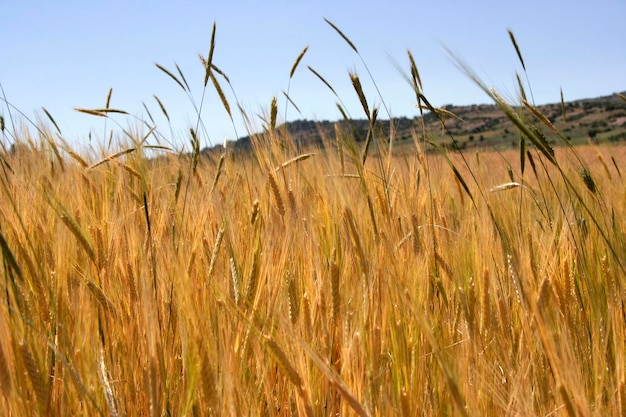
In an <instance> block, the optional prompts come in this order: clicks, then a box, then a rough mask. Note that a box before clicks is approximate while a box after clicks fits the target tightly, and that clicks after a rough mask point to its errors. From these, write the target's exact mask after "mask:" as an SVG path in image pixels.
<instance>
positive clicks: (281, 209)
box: [267, 172, 285, 217]
mask: <svg viewBox="0 0 626 417" xmlns="http://www.w3.org/2000/svg"><path fill="white" fill-rule="evenodd" d="M267 179H268V181H269V184H270V190H271V191H272V196H273V197H274V202H275V203H276V209H277V210H278V213H279V214H280V215H281V217H282V216H284V215H285V203H284V200H283V197H282V195H281V193H280V189H279V188H278V183H277V182H276V177H275V176H274V173H273V172H270V173H269V174H268V175H267Z"/></svg>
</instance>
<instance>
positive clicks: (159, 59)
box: [0, 0, 626, 148]
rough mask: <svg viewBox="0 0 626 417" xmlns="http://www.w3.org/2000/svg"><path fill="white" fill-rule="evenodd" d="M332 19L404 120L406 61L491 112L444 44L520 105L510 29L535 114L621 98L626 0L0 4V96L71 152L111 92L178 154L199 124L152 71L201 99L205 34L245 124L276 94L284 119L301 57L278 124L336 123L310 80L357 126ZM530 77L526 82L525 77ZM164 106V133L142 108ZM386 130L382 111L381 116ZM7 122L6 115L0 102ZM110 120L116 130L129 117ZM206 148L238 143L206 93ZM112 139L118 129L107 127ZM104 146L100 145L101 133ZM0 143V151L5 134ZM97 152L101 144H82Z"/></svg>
mask: <svg viewBox="0 0 626 417" xmlns="http://www.w3.org/2000/svg"><path fill="white" fill-rule="evenodd" d="M324 17H326V18H327V19H329V20H330V21H332V22H333V23H335V24H336V25H337V26H338V27H339V28H340V29H341V30H342V31H343V32H344V33H345V34H346V35H347V36H348V37H349V38H350V39H351V40H352V42H353V43H354V44H355V46H356V47H357V48H358V50H359V52H360V54H361V56H362V57H363V59H364V60H365V62H366V64H367V65H368V67H369V69H370V71H371V73H372V76H373V78H374V80H375V81H376V83H377V85H378V87H379V89H380V92H381V95H382V97H383V99H384V101H385V104H386V105H387V107H388V108H389V110H390V112H391V114H392V116H394V117H401V116H408V117H413V116H415V115H416V114H417V109H416V108H415V107H414V103H415V97H414V94H413V92H412V91H411V89H410V87H409V86H408V84H406V82H405V80H404V79H403V77H402V75H401V74H400V73H399V72H398V70H397V69H396V67H395V65H394V61H397V62H398V63H399V64H400V66H401V67H402V69H403V70H404V71H407V72H408V70H409V64H408V59H407V54H406V50H407V49H410V50H411V51H412V53H413V55H414V57H415V61H416V63H417V66H418V69H419V71H420V75H421V78H422V82H423V85H424V93H425V95H426V97H427V98H429V100H430V102H431V103H432V104H433V105H435V106H442V105H445V104H449V103H450V104H458V105H463V104H473V103H487V102H489V101H488V97H486V96H485V94H484V93H483V92H482V91H481V90H480V89H479V88H478V87H476V86H475V85H474V84H472V82H471V81H470V80H469V79H468V78H467V77H466V76H465V75H464V74H463V73H462V72H461V71H460V70H459V69H458V68H457V67H456V66H455V64H454V63H453V62H452V60H451V59H450V57H449V55H448V54H447V52H446V50H445V48H444V45H445V47H448V48H449V49H450V50H452V51H454V52H455V53H456V54H457V55H458V56H459V57H461V58H462V59H464V60H465V61H466V62H467V63H468V64H469V65H470V66H471V67H472V68H473V69H474V70H476V72H477V73H478V74H479V75H480V76H481V77H482V78H483V79H484V81H485V82H486V83H487V84H489V85H493V86H494V87H495V88H496V89H498V90H500V91H501V92H502V93H503V94H504V95H505V96H508V97H511V98H514V97H515V96H516V80H515V73H516V71H517V72H519V73H520V74H521V73H522V68H521V65H520V63H519V61H518V59H517V56H516V53H515V50H514V49H513V47H512V45H511V42H510V39H509V36H508V34H507V29H511V30H512V31H513V32H514V33H515V36H516V38H517V41H518V44H519V46H520V48H521V51H522V54H523V56H524V60H525V64H526V69H527V70H528V76H529V79H530V84H531V87H532V92H533V95H534V99H535V101H536V103H537V104H543V103H549V102H558V101H559V100H560V89H561V88H562V89H563V94H564V97H565V99H566V100H574V99H581V98H589V97H596V96H601V95H610V94H613V93H615V92H619V91H624V90H626V54H624V53H623V52H620V51H622V50H623V46H621V45H623V44H624V41H626V23H625V22H626V1H624V0H600V1H594V2H591V1H580V0H569V1H564V0H553V1H550V0H548V1H539V0H529V1H524V2H519V1H516V2H514V1H504V0H500V1H472V2H467V1H461V0H459V1H454V0H449V1H445V2H433V1H431V2H420V1H393V0H392V1H387V2H385V3H384V4H383V3H382V2H374V1H365V0H364V1H332V2H331V1H328V0H318V1H278V0H272V1H264V2H262V1H243V0H238V1H237V0H236V1H229V2H225V1H224V2H221V1H210V2H209V1H208V2H199V1H198V2H192V1H177V2H174V1H149V2H148V1H117V0H113V1H106V2H80V1H69V0H68V1H62V0H60V1H56V2H45V1H28V0H25V1H17V0H15V1H14V0H0V39H1V40H2V47H1V49H0V84H1V85H2V88H3V90H4V94H5V95H6V100H8V102H10V103H11V104H12V105H14V106H16V107H17V108H18V109H19V110H21V111H22V112H24V113H25V114H26V115H27V116H28V117H30V118H33V119H34V118H36V117H37V115H39V116H42V112H41V108H42V107H45V108H46V109H47V110H48V111H49V112H50V113H51V114H52V116H53V117H54V118H55V120H56V122H57V123H58V125H59V127H60V128H61V131H62V132H63V136H64V137H65V139H66V140H68V142H70V143H72V144H81V145H82V144H87V137H88V132H89V131H92V132H93V135H92V136H93V139H92V140H93V141H94V142H95V143H96V144H97V143H102V142H103V139H102V138H103V135H104V134H105V133H104V128H105V125H104V122H103V119H100V118H95V117H93V116H88V115H84V114H79V113H77V112H75V111H73V110H72V109H73V108H74V107H81V108H102V107H104V105H105V101H106V96H107V93H108V90H109V88H110V87H112V88H113V94H112V99H111V107H112V108H118V109H123V110H126V111H128V112H130V113H132V114H134V115H136V116H138V117H140V118H144V119H146V120H147V115H146V112H145V110H144V108H143V106H142V103H145V104H146V106H147V107H148V108H149V110H150V112H151V114H152V115H153V117H154V118H155V120H156V122H157V124H158V128H159V130H160V131H161V132H162V133H163V134H164V135H166V136H169V137H170V138H171V141H172V142H173V143H175V144H182V143H188V138H189V134H188V129H189V127H192V126H195V121H196V118H197V116H196V114H195V113H194V107H193V105H192V104H191V102H190V100H189V98H188V97H187V96H186V95H185V93H184V92H183V90H182V89H180V87H178V86H177V85H176V84H175V83H174V82H173V81H172V80H171V79H169V78H168V77H167V76H166V75H165V74H164V73H163V72H161V71H159V70H158V69H157V68H156V67H155V65H154V64H155V63H159V64H161V65H163V66H164V67H166V68H168V69H170V70H172V71H175V66H174V63H177V64H178V65H179V66H180V68H181V69H182V71H183V73H184V74H185V77H186V79H187V81H188V82H189V84H190V87H191V89H192V94H193V98H194V100H195V101H196V103H199V101H200V98H201V95H202V84H203V78H204V74H203V68H202V67H201V64H200V61H199V59H198V53H201V54H203V55H205V56H206V54H207V53H208V49H209V44H210V37H211V29H212V25H213V22H214V21H215V22H217V32H216V49H215V52H214V58H213V62H214V64H215V65H217V66H218V67H219V68H220V69H221V70H223V71H224V72H225V73H226V75H227V76H228V77H229V78H230V81H231V83H232V85H233V88H234V91H235V94H236V95H237V98H238V100H239V102H240V103H241V105H242V106H243V107H244V109H245V110H246V112H247V113H248V115H249V116H250V117H251V118H252V119H253V121H254V122H255V123H257V125H258V127H260V126H261V123H260V122H259V121H258V120H259V119H258V118H257V116H256V115H257V114H263V113H264V112H267V109H268V108H269V104H270V102H271V100H272V97H274V96H277V97H278V108H279V121H284V115H285V104H286V103H285V97H284V96H283V93H282V92H283V91H286V90H287V86H288V83H289V72H290V70H291V67H292V65H293V63H294V61H295V59H296V57H297V56H298V54H299V53H300V52H301V51H302V49H303V48H304V47H305V46H307V45H308V46H309V50H308V52H307V54H306V55H305V56H304V59H303V60H302V62H301V63H300V66H299V67H298V69H297V71H296V73H295V75H294V77H293V79H292V80H291V86H290V96H291V98H292V99H293V101H294V102H295V103H296V104H297V106H298V107H299V109H300V110H301V112H302V114H299V113H298V112H297V110H296V109H295V108H293V107H290V108H289V109H288V112H287V119H288V120H293V119H303V118H306V119H313V120H337V119H339V118H340V117H341V115H340V113H339V111H338V110H337V107H336V102H337V99H336V97H334V95H333V94H332V92H331V91H330V90H329V89H328V88H327V87H326V86H325V85H324V84H323V83H322V82H321V81H319V79H317V78H316V77H315V75H313V74H312V73H311V72H310V71H309V70H308V69H307V66H311V67H312V68H314V69H315V70H316V71H317V72H319V73H320V74H321V75H322V76H324V78H325V79H326V80H327V81H328V82H329V83H330V84H332V86H333V87H334V88H335V90H336V91H337V93H338V94H339V96H340V97H341V99H342V101H343V102H344V103H345V104H346V106H347V107H348V111H349V112H350V114H351V116H353V117H355V118H364V114H363V112H362V110H361V106H360V104H359V102H358V98H357V96H356V94H355V92H354V90H353V88H352V85H351V83H350V79H349V75H348V74H349V72H350V71H354V72H357V73H358V74H359V76H360V78H361V81H362V83H363V86H364V89H365V94H366V96H367V99H368V101H369V102H370V106H374V105H377V106H379V107H382V106H381V99H380V97H379V96H378V93H377V92H376V90H375V89H374V87H373V85H372V83H371V82H370V80H369V76H368V74H367V71H366V69H365V68H364V67H363V64H362V63H361V61H360V58H359V57H358V56H357V55H356V54H355V53H354V51H352V50H351V49H350V47H349V46H348V45H347V43H346V42H344V40H343V39H341V37H340V36H339V35H338V34H337V33H336V32H335V31H334V30H333V29H332V28H331V27H330V26H329V25H328V24H327V23H326V22H325V21H324ZM523 79H524V81H525V78H523ZM222 87H223V88H224V91H225V93H226V96H227V98H228V100H229V102H230V105H231V108H232V110H233V116H234V118H235V126H236V129H237V136H244V135H246V134H247V132H246V130H245V128H244V127H243V124H242V118H241V116H240V115H239V113H238V111H237V105H236V100H235V97H234V96H233V93H232V92H231V91H230V89H229V88H228V86H227V85H226V84H225V83H224V82H222ZM153 95H157V96H158V97H159V98H160V99H161V101H162V102H163V103H164V105H165V107H166V109H167V111H168V112H169V114H170V117H171V120H172V131H171V133H170V127H169V125H168V123H167V121H166V119H165V118H164V117H163V116H162V113H161V111H160V110H159V107H158V105H157V103H156V101H155V100H154V98H153ZM380 114H381V115H380V117H381V118H383V117H384V118H386V115H385V114H384V112H383V111H382V109H381V113H380ZM0 115H3V116H4V118H5V120H6V123H7V125H9V123H10V120H11V118H10V117H9V116H10V115H11V116H15V115H16V113H15V111H13V110H11V114H10V115H9V110H8V109H7V106H6V103H4V101H2V99H0ZM114 119H115V120H116V121H117V122H118V123H120V124H121V125H122V126H123V127H127V126H128V125H129V123H131V124H132V122H129V120H128V119H125V118H124V117H121V116H115V117H114ZM202 120H203V123H204V125H205V126H206V129H207V133H208V137H207V136H202V138H201V140H202V143H201V146H203V147H204V146H207V145H215V144H219V143H222V142H223V141H224V139H225V138H229V139H234V138H236V135H235V131H234V129H233V126H232V124H231V122H230V120H229V119H228V116H227V115H226V112H225V111H224V109H223V107H222V105H221V104H220V101H219V99H218V98H217V95H216V93H215V91H214V90H213V89H212V87H211V86H210V84H209V88H208V89H207V99H206V102H205V105H204V110H203V113H202ZM106 126H107V128H108V129H110V128H111V127H114V126H115V124H114V123H112V122H110V121H109V122H107V125H106ZM107 134H108V133H107ZM4 140H7V139H6V138H5V139H4ZM92 146H94V147H95V148H99V147H98V146H97V145H95V144H94V143H92Z"/></svg>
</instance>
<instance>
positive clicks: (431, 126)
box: [205, 91, 626, 152]
mask: <svg viewBox="0 0 626 417" xmlns="http://www.w3.org/2000/svg"><path fill="white" fill-rule="evenodd" d="M621 94H622V95H626V91H625V92H622V93H621ZM442 108H443V109H445V110H446V111H447V112H450V113H452V114H454V117H453V116H446V118H445V124H446V128H447V130H448V132H443V131H442V126H441V123H440V121H439V120H438V118H437V117H436V115H435V114H432V113H425V114H424V116H423V117H424V124H425V126H426V130H427V132H428V133H429V136H430V138H431V139H433V140H435V141H439V143H440V144H442V145H443V146H447V147H451V146H454V147H455V148H457V147H458V148H461V149H471V148H483V147H489V148H494V147H495V148H506V147H511V146H515V145H517V143H518V140H519V134H518V133H517V130H516V128H515V126H514V125H513V123H512V122H510V121H509V120H508V119H507V118H506V116H505V115H504V113H503V112H502V111H501V110H499V109H498V107H497V106H496V105H492V104H475V105H469V106H455V105H452V104H449V105H446V106H443V107H442ZM563 108H564V110H565V114H563ZM538 109H539V110H540V111H541V113H542V114H543V115H545V116H546V117H547V118H548V120H550V122H551V123H553V124H554V125H555V126H556V128H557V129H558V130H559V131H560V132H561V133H563V134H564V135H565V136H566V137H567V138H568V140H570V141H571V143H572V144H580V143H586V142H588V141H593V142H595V143H603V142H619V141H626V102H625V101H624V100H622V99H621V98H620V97H619V96H618V95H617V94H613V95H610V96H603V97H597V98H591V99H584V100H576V101H569V102H565V103H564V106H562V105H561V103H553V104H545V105H541V106H538ZM529 117H531V116H529ZM420 118H421V116H416V117H414V118H407V117H399V118H396V119H393V126H394V128H395V140H396V142H397V143H398V145H399V146H401V145H402V144H404V143H411V144H412V143H413V138H412V133H411V132H412V131H417V132H421V128H420ZM335 125H337V126H338V127H339V129H341V131H342V132H345V133H350V132H352V133H353V134H354V135H355V137H356V138H357V140H364V139H365V137H366V135H367V131H368V127H369V122H368V121H367V120H366V119H357V120H350V121H349V123H348V122H346V121H343V120H342V121H338V122H329V121H311V120H296V121H292V122H288V123H286V124H285V125H282V126H279V127H278V128H277V132H278V134H284V132H285V130H286V131H287V132H288V134H289V136H290V137H291V138H292V139H293V140H294V141H295V142H296V143H298V144H299V145H303V146H305V145H310V144H321V143H322V142H323V141H324V139H325V140H327V141H334V140H335ZM377 126H378V127H379V129H382V130H381V132H383V133H382V134H383V135H384V136H383V137H384V138H385V139H387V138H388V137H389V132H390V128H389V120H379V121H378V122H377ZM545 131H546V136H547V137H548V139H549V140H550V135H549V133H550V132H549V131H548V129H547V128H546V129H545ZM552 140H553V141H554V138H552ZM232 146H233V147H234V148H235V149H249V148H250V147H251V140H250V137H249V136H245V137H242V138H240V139H238V140H237V141H235V142H234V143H232ZM219 148H221V146H220V145H218V146H216V147H215V148H212V149H211V150H209V149H205V152H209V151H215V150H219Z"/></svg>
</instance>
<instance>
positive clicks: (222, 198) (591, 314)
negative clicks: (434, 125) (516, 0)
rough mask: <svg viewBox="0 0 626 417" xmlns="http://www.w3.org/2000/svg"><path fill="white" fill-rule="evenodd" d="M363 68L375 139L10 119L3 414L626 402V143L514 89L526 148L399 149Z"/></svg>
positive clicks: (320, 411) (0, 234)
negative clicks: (556, 128) (568, 122)
mask: <svg viewBox="0 0 626 417" xmlns="http://www.w3.org/2000/svg"><path fill="white" fill-rule="evenodd" d="M329 23H330V22H329ZM331 25H332V24H331ZM333 28H334V29H335V30H337V31H338V32H339V29H337V28H336V27H334V26H333ZM339 34H341V35H342V36H343V37H344V39H345V40H347V41H348V42H349V40H348V39H347V38H346V37H345V36H344V35H343V34H342V33H341V32H339ZM350 45H351V46H352V47H353V48H354V50H355V52H357V51H356V47H354V45H352V44H351V43H350ZM211 49H212V48H211ZM305 52H306V49H305V50H304V51H303V53H302V54H301V55H300V56H299V57H298V59H297V60H296V63H295V65H294V68H293V69H292V72H291V76H293V73H294V70H295V69H296V66H297V65H298V63H299V61H300V59H301V58H302V55H303V54H304V53H305ZM357 53H358V52H357ZM409 57H410V62H411V67H410V68H411V71H410V73H409V76H408V79H409V80H410V81H411V80H412V82H413V87H414V88H415V91H416V93H417V94H416V97H417V99H418V101H420V100H422V102H423V103H424V108H425V109H426V108H427V109H428V110H430V111H434V112H438V111H440V112H444V111H443V110H439V109H435V108H433V107H432V106H430V104H429V103H428V102H427V101H426V98H425V97H424V96H423V95H422V94H421V89H420V87H421V81H419V74H418V73H417V69H416V68H415V66H414V63H413V62H412V57H411V56H409ZM207 62H208V63H207ZM204 65H205V67H206V68H207V77H206V79H205V80H204V86H205V87H206V86H207V84H208V81H209V80H214V81H213V82H214V86H215V87H216V89H218V90H219V91H221V88H219V87H218V86H219V84H218V83H217V80H216V75H215V71H216V69H213V70H211V68H212V64H211V54H209V56H208V58H206V59H205V62H204ZM163 70H165V68H163ZM165 71H167V70H165ZM168 75H169V76H171V78H173V79H175V80H180V77H178V76H176V75H175V74H173V73H169V72H168ZM351 80H352V82H353V85H354V86H355V91H356V92H357V94H359V97H361V98H362V100H361V101H362V105H363V108H364V111H365V112H366V114H367V116H368V118H370V120H371V129H370V133H369V134H368V136H367V138H362V139H363V140H357V138H355V137H354V136H353V135H352V134H351V132H349V131H342V130H341V129H340V128H338V129H337V131H336V135H335V136H334V137H328V138H325V140H324V143H323V144H322V145H320V146H315V147H303V146H301V145H299V144H298V143H296V141H295V140H294V138H292V137H291V136H290V135H289V133H288V132H287V131H285V130H281V129H280V128H277V127H276V102H275V101H274V102H273V104H272V105H271V107H270V112H269V114H270V117H269V118H268V120H267V122H268V123H267V126H266V129H265V130H264V132H263V133H261V134H258V135H255V136H254V137H253V138H252V142H253V148H252V150H251V151H249V152H243V151H240V152H237V151H235V150H233V149H229V148H228V147H227V148H225V149H224V148H222V149H221V150H220V151H219V152H218V151H215V152H211V153H207V154H201V153H200V152H199V142H198V138H197V137H196V136H195V135H194V134H192V139H191V144H192V148H193V149H192V151H191V152H189V153H183V152H176V151H174V150H172V149H171V148H169V147H168V146H165V145H163V144H162V143H159V142H158V141H156V142H151V140H153V138H154V137H156V136H151V133H152V132H151V131H150V129H148V128H146V127H145V126H144V127H143V128H142V127H139V128H138V129H137V131H136V132H134V133H133V134H131V135H126V136H124V135H122V136H120V138H118V140H117V141H116V142H115V143H114V144H113V145H111V144H109V145H111V146H109V147H103V149H102V150H101V152H95V151H91V152H83V153H81V152H78V151H74V150H72V148H71V147H70V146H69V145H68V144H67V143H66V142H64V141H63V140H62V139H61V138H59V135H58V134H57V133H56V132H55V130H54V125H55V123H54V120H53V119H52V118H51V117H50V119H51V121H50V122H49V123H47V124H45V123H44V124H38V125H37V126H36V127H35V128H34V127H32V126H31V127H27V128H23V129H20V130H19V131H17V132H15V131H14V132H12V133H11V134H10V135H4V136H3V146H2V149H3V150H2V153H1V154H0V155H1V159H0V166H1V168H2V170H1V172H0V184H1V188H0V195H1V196H2V197H1V201H2V203H1V204H0V246H1V249H2V269H1V270H0V298H1V303H0V410H3V411H2V412H1V413H0V414H2V415H6V416H32V415H48V416H66V415H67V416H69V415H72V416H80V415H84V416H93V415H104V416H204V415H228V416H243V415H245V416H268V415H272V416H287V415H289V416H291V415H298V416H338V415H341V416H344V415H345V416H349V415H358V416H415V415H424V416H431V415H437V416H438V415H462V416H484V415H511V416H513V415H515V416H553V415H563V416H570V417H573V416H624V415H626V346H625V340H626V334H625V333H626V320H625V318H626V307H625V301H626V292H625V287H624V284H625V281H624V277H625V276H626V261H625V260H626V222H625V220H624V219H626V212H625V210H626V208H625V205H624V199H625V196H626V182H625V181H624V178H623V175H624V173H623V172H622V171H621V169H622V167H624V162H625V161H626V148H624V147H603V146H595V147H592V146H588V147H579V148H571V147H568V146H566V145H564V146H562V147H555V148H554V149H553V148H552V147H551V146H550V145H549V144H548V142H547V141H546V140H545V138H546V137H549V138H550V137H552V138H556V139H555V140H558V132H552V131H551V130H550V123H549V121H547V120H544V119H542V117H541V115H540V114H537V113H536V112H534V109H535V108H534V107H533V106H532V105H531V104H529V103H528V102H525V103H523V105H521V107H519V108H515V109H513V107H507V105H505V103H504V101H498V100H500V97H499V96H498V95H497V93H495V92H491V93H492V94H493V98H494V99H495V100H496V102H497V103H498V104H499V105H501V107H502V109H503V111H505V113H507V116H509V117H510V118H517V120H518V121H519V124H518V127H519V129H520V137H521V138H523V139H522V140H521V143H520V145H521V147H520V149H518V150H510V151H504V152H490V151H488V150H484V151H478V152H466V153H460V152H457V151H448V150H445V149H439V151H437V150H436V149H434V148H437V144H436V143H429V140H428V132H426V131H420V130H419V129H416V131H415V132H414V144H412V145H410V146H404V147H403V148H402V150H401V151H400V150H396V149H394V143H393V142H394V141H393V132H381V131H380V129H378V128H377V127H376V116H377V115H376V113H377V111H378V110H377V109H370V108H369V107H368V103H367V100H365V96H364V94H363V92H362V91H361V87H360V83H359V82H358V76H357V75H355V74H352V78H351ZM184 84H186V81H185V83H184ZM180 86H181V87H182V88H183V89H185V88H186V87H185V86H183V84H181V85H180ZM221 97H223V98H222V100H223V102H224V104H225V106H227V105H228V103H227V101H226V97H224V95H223V93H221ZM83 110H84V109H83ZM110 110H111V109H108V108H107V109H99V110H98V109H96V110H92V112H95V113H102V114H104V115H107V114H108V112H109V111H110ZM163 111H164V112H165V109H164V108H163ZM228 111H229V114H230V107H228ZM102 114H100V115H102ZM538 132H540V133H541V132H545V135H544V134H543V133H541V134H540V133H538ZM3 134H4V129H3ZM9 136H10V137H11V138H12V139H13V141H14V146H13V147H11V146H10V141H9ZM146 138H150V140H146Z"/></svg>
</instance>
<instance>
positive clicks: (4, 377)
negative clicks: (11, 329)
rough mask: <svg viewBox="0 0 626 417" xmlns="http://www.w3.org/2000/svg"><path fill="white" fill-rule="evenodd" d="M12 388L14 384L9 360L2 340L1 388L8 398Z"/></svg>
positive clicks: (0, 361)
mask: <svg viewBox="0 0 626 417" xmlns="http://www.w3.org/2000/svg"><path fill="white" fill-rule="evenodd" d="M12 388H13V385H12V384H11V371H10V370H9V361H8V360H7V356H6V354H5V353H4V349H3V348H2V342H0V389H2V392H3V393H4V396H5V397H6V398H8V397H9V395H11V389H12Z"/></svg>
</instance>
